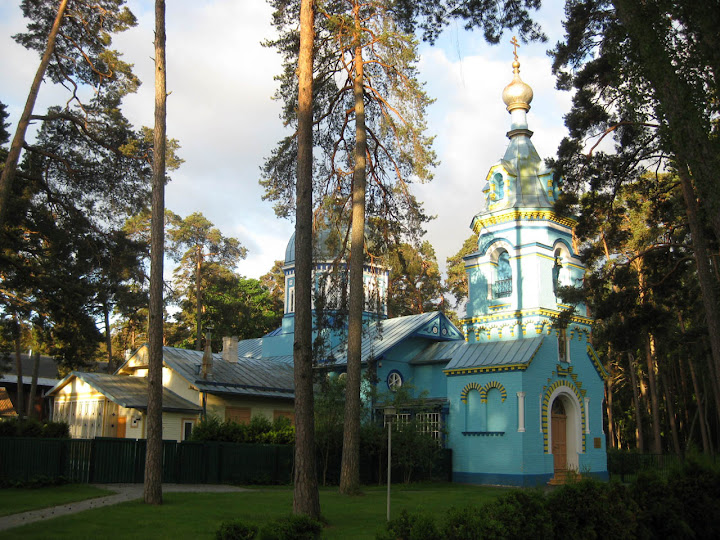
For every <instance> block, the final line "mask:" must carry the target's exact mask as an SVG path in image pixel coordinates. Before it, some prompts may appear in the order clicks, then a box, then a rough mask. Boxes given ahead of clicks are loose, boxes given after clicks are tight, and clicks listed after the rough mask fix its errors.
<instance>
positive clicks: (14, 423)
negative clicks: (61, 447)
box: [0, 418, 70, 439]
mask: <svg viewBox="0 0 720 540" xmlns="http://www.w3.org/2000/svg"><path fill="white" fill-rule="evenodd" d="M0 437H48V438H57V439H68V438H69V437H70V428H69V427H68V425H67V424H66V423H65V422H40V421H39V420H35V419H34V418H23V419H19V418H8V419H6V420H0Z"/></svg>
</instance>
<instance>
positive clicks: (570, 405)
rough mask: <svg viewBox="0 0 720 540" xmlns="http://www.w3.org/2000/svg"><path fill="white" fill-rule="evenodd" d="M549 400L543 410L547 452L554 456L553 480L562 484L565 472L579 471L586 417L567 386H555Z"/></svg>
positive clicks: (577, 400)
mask: <svg viewBox="0 0 720 540" xmlns="http://www.w3.org/2000/svg"><path fill="white" fill-rule="evenodd" d="M548 397H549V399H548V408H547V409H546V411H545V414H546V415H547V416H545V418H546V422H547V423H546V424H545V425H546V426H547V436H548V441H547V446H546V452H548V453H551V454H552V455H553V472H554V473H555V478H556V479H558V480H560V481H564V478H565V477H566V474H565V473H566V472H568V471H578V470H579V468H580V467H579V464H580V463H579V462H580V453H581V452H583V444H582V431H583V426H584V425H585V421H584V416H585V414H584V411H583V408H582V405H581V403H580V401H579V399H578V397H577V396H576V395H575V393H574V392H573V391H572V389H571V388H570V387H569V386H568V385H565V384H560V385H558V386H556V387H555V388H554V389H553V390H552V391H551V393H550V396H548Z"/></svg>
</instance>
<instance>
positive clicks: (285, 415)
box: [273, 409, 295, 426]
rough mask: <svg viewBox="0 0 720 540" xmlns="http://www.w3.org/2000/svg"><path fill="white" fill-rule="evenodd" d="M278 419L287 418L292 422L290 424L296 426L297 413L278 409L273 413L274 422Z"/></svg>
mask: <svg viewBox="0 0 720 540" xmlns="http://www.w3.org/2000/svg"><path fill="white" fill-rule="evenodd" d="M278 418H287V419H288V420H290V424H292V425H293V426H294V425H295V413H294V412H292V411H279V410H277V409H276V410H274V411H273V420H277V419H278Z"/></svg>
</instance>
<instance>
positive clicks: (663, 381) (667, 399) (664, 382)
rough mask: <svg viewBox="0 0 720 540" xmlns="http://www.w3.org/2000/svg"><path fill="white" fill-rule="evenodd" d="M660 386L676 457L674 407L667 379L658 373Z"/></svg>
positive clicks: (677, 444) (677, 446)
mask: <svg viewBox="0 0 720 540" xmlns="http://www.w3.org/2000/svg"><path fill="white" fill-rule="evenodd" d="M659 378H660V384H661V386H662V390H663V394H664V395H665V405H666V407H667V413H668V422H669V423H670V433H671V434H672V442H673V451H674V452H675V455H676V456H679V455H680V453H681V450H680V436H679V435H678V429H677V422H676V421H675V406H674V405H673V396H672V394H670V387H669V386H668V383H667V378H666V377H665V375H663V374H662V373H659Z"/></svg>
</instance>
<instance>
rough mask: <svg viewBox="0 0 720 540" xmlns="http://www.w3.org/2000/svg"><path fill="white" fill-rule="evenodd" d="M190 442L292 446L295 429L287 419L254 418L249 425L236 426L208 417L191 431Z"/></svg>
mask: <svg viewBox="0 0 720 540" xmlns="http://www.w3.org/2000/svg"><path fill="white" fill-rule="evenodd" d="M190 440H191V441H218V442H234V443H247V444H294V442H295V428H294V427H293V426H292V425H291V424H290V420H288V419H287V418H277V419H276V420H274V421H272V422H271V421H270V420H268V419H267V418H265V417H261V416H256V417H254V418H253V419H252V420H250V423H249V424H238V423H236V422H232V421H230V420H226V421H224V422H221V421H220V419H219V418H217V417H216V416H209V417H207V418H206V419H205V420H203V421H201V422H199V423H198V424H197V425H196V426H195V427H194V428H193V430H192V434H191V436H190Z"/></svg>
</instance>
